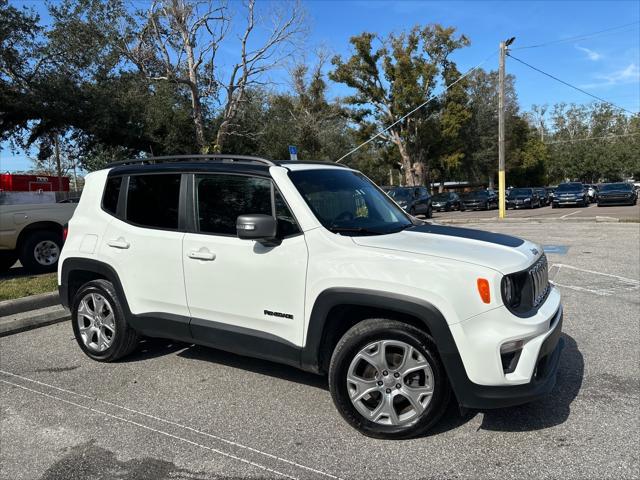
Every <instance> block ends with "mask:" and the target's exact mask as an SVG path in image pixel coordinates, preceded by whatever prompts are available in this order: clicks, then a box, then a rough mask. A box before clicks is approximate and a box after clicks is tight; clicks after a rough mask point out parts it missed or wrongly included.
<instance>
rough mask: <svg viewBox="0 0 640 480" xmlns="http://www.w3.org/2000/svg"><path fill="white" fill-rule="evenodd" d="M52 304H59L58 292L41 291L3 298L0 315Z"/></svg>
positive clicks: (0, 304)
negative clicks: (23, 295) (21, 296)
mask: <svg viewBox="0 0 640 480" xmlns="http://www.w3.org/2000/svg"><path fill="white" fill-rule="evenodd" d="M54 305H60V296H59V295H58V292H49V293H41V294H40V295H31V296H29V297H23V298H17V299H15V300H4V301H2V302H0V317H6V316H8V315H15V314H16V313H22V312H27V311H29V310H38V309H40V308H46V307H52V306H54Z"/></svg>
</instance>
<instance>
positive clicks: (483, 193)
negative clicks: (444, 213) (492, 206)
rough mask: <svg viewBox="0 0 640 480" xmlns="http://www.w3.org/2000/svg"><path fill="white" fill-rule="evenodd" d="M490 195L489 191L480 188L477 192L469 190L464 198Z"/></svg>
mask: <svg viewBox="0 0 640 480" xmlns="http://www.w3.org/2000/svg"><path fill="white" fill-rule="evenodd" d="M488 196H489V192H486V191H484V190H478V191H477V192H469V193H467V194H466V195H465V196H464V198H486V197H488Z"/></svg>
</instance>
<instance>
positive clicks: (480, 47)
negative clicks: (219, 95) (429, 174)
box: [0, 0, 640, 171]
mask: <svg viewBox="0 0 640 480" xmlns="http://www.w3.org/2000/svg"><path fill="white" fill-rule="evenodd" d="M234 1H237V0H234ZM11 3H12V4H14V5H28V6H32V7H33V8H35V9H36V10H37V11H39V12H45V6H44V3H43V2H40V1H26V2H24V1H13V2H11ZM274 3H277V2H274ZM135 5H136V7H144V5H145V2H144V1H143V0H136V2H135ZM303 5H304V7H305V9H306V14H307V22H308V26H309V36H308V40H307V45H306V48H305V50H307V51H313V50H314V48H316V47H317V46H320V45H322V46H323V47H324V48H325V49H327V50H328V51H329V52H331V53H334V54H335V53H337V54H341V55H343V56H346V55H348V54H349V38H350V37H351V36H352V35H356V34H358V33H361V32H363V31H369V32H376V33H379V34H381V35H385V34H387V33H389V32H399V31H402V30H405V29H408V28H410V27H411V26H413V25H416V24H426V23H441V24H443V25H447V26H455V27H456V28H457V29H458V31H459V32H460V33H464V34H465V35H467V36H468V37H469V38H470V40H471V45H470V46H469V47H467V48H464V49H462V50H460V51H458V52H456V53H455V55H454V57H453V58H454V60H455V61H456V62H457V63H458V67H459V69H460V70H461V71H466V70H467V69H469V68H471V67H473V66H475V65H477V64H478V63H480V61H482V60H483V59H485V58H486V57H487V56H489V55H490V54H491V53H492V52H497V49H498V44H499V42H500V40H503V39H506V38H509V37H511V36H515V37H516V41H515V43H514V44H513V46H512V48H513V51H512V53H513V55H514V56H516V57H518V58H520V59H522V60H524V61H526V62H527V63H530V64H532V65H534V66H536V67H538V68H540V69H541V70H544V71H546V72H548V73H551V74H553V75H555V76H557V77H559V78H561V79H563V80H565V81H567V82H569V83H572V84H574V85H576V86H579V87H581V88H583V89H584V90H587V91H588V92H590V93H592V94H594V95H597V96H599V97H602V98H604V99H606V100H609V101H611V102H613V103H615V104H617V105H619V106H621V107H623V108H625V109H627V110H630V111H632V112H638V111H639V110H640V71H639V68H640V29H639V24H638V21H640V2H638V1H604V2H599V1H564V2H563V1H510V2H484V1H465V2H454V1H450V2H430V1H383V0H373V1H372V0H369V1H365V0H358V1H339V0H333V1H329V0H310V1H305V2H303ZM44 17H45V18H46V14H45V15H44ZM632 22H635V23H633V24H632V25H628V26H626V27H623V28H619V29H616V30H614V31H610V32H606V33H601V34H598V35H595V36H591V37H589V38H582V39H578V40H575V41H568V42H564V43H559V44H553V45H549V46H546V47H539V48H522V49H520V48H521V47H527V46H530V45H539V44H543V43H547V42H552V41H555V40H561V39H566V38H569V37H576V36H583V34H590V33H593V32H598V31H601V30H605V29H609V28H612V27H618V26H621V25H624V24H631V23H632ZM229 53H232V52H229ZM311 60H312V59H311ZM497 62H498V57H497V55H496V56H493V57H492V58H491V59H489V60H488V61H487V62H486V63H485V64H484V65H483V68H485V69H496V68H497ZM507 71H508V72H509V73H513V74H514V75H515V76H516V88H517V92H518V97H519V101H520V105H521V107H522V109H524V110H528V109H529V108H530V107H531V105H533V104H544V103H547V104H553V103H556V102H567V103H570V102H575V103H588V102H590V101H591V99H590V98H589V97H587V96H585V95H584V94H582V93H579V92H577V91H575V90H572V89H570V88H568V87H566V86H564V85H562V84H560V83H557V82H555V81H554V80H552V79H550V78H547V77H544V76H542V75H541V74H539V73H537V72H535V71H532V70H530V69H529V68H527V67H526V66H524V65H521V64H519V63H517V62H515V61H514V60H511V59H507ZM330 93H331V95H332V96H336V95H343V94H345V93H347V92H346V91H345V90H344V88H342V87H340V86H336V85H332V86H331V90H330ZM0 155H1V156H0V162H1V165H0V170H2V171H5V170H20V169H26V168H29V165H30V162H29V160H28V159H27V158H26V156H25V155H24V152H18V153H17V154H15V155H14V154H12V153H11V152H9V151H8V150H6V149H4V150H3V151H2V152H1V154H0Z"/></svg>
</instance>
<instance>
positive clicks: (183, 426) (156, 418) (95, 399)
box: [0, 370, 341, 480]
mask: <svg viewBox="0 0 640 480" xmlns="http://www.w3.org/2000/svg"><path fill="white" fill-rule="evenodd" d="M0 373H2V374H4V375H8V376H11V377H15V378H19V379H21V380H24V381H27V382H32V383H35V384H37V385H41V386H43V387H48V388H51V389H54V390H58V391H60V392H64V393H68V394H70V395H75V396H77V397H82V398H86V399H89V400H92V401H96V402H100V403H102V404H105V405H109V406H111V407H114V408H119V409H121V410H125V411H128V412H131V413H134V414H137V415H141V416H143V417H147V418H151V419H153V420H156V421H158V422H162V423H166V424H168V425H173V426H175V427H178V428H182V429H184V430H188V431H190V432H193V433H196V434H199V435H203V436H206V437H209V438H213V439H214V440H218V441H220V442H223V443H226V444H227V445H232V446H234V447H237V448H242V449H244V450H247V451H249V452H253V453H256V454H259V455H263V456H265V457H267V458H271V459H273V460H277V461H280V462H283V463H286V464H289V465H291V466H294V467H298V468H300V469H303V470H307V471H309V472H313V473H316V474H318V475H322V476H324V477H328V478H333V479H335V480H341V478H340V477H338V476H336V475H332V474H330V473H327V472H323V471H321V470H317V469H315V468H312V467H307V466H306V465H301V464H299V463H296V462H294V461H291V460H287V459H286V458H282V457H278V456H277V455H273V454H271V453H267V452H263V451H262V450H258V449H256V448H253V447H249V446H247V445H242V444H241V443H237V442H234V441H233V440H227V439H226V438H222V437H219V436H217V435H213V434H211V433H208V432H203V431H202V430H198V429H195V428H193V427H189V426H187V425H182V424H180V423H177V422H173V421H171V420H167V419H164V418H161V417H156V416H155V415H151V414H149V413H145V412H141V411H138V410H134V409H132V408H129V407H125V406H123V405H118V404H116V403H112V402H109V401H107V400H102V399H100V398H96V397H92V396H90V395H85V394H82V393H78V392H74V391H72V390H67V389H65V388H61V387H57V386H55V385H50V384H48V383H45V382H41V381H39V380H34V379H32V378H28V377H24V376H22V375H18V374H16V373H11V372H7V371H5V370H0ZM1 381H4V380H0V382H1ZM5 383H9V382H5ZM25 388H26V387H25ZM38 393H39V392H38ZM62 401H65V400H62ZM118 418H119V417H118ZM125 421H126V420H125ZM247 461H248V460H247ZM265 468H266V467H265Z"/></svg>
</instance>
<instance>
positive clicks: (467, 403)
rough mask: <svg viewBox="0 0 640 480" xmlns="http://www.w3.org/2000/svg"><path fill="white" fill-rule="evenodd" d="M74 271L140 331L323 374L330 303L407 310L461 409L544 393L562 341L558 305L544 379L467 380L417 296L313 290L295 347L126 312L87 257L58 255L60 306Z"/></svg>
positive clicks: (442, 328) (103, 271)
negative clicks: (86, 275)
mask: <svg viewBox="0 0 640 480" xmlns="http://www.w3.org/2000/svg"><path fill="white" fill-rule="evenodd" d="M76 270H80V271H85V272H94V273H97V274H99V275H100V276H101V277H104V278H106V279H107V280H109V281H110V282H111V283H113V285H114V288H115V289H116V292H117V294H118V295H119V296H120V300H121V301H122V307H123V310H124V311H125V314H126V315H127V317H128V319H130V321H131V323H132V326H133V327H134V328H136V329H137V330H138V329H139V330H140V331H141V332H142V333H146V334H148V335H151V336H159V337H165V338H173V339H176V340H186V341H193V342H195V343H200V344H203V345H207V346H211V347H214V348H219V349H221V350H226V351H230V352H234V353H238V354H240V355H247V356H252V357H258V358H264V359H267V360H272V361H276V362H280V363H284V364H288V365H293V366H296V367H299V368H302V369H303V370H307V371H311V372H315V373H324V372H323V371H322V369H321V366H320V361H321V358H322V353H323V352H322V351H321V349H322V347H323V345H322V341H323V338H324V334H325V326H326V324H327V322H328V320H329V313H330V312H331V310H332V309H333V308H334V307H338V306H362V307H368V308H380V309H384V310H390V311H394V312H397V313H401V314H405V315H410V316H412V317H415V318H417V319H419V320H420V321H421V322H423V323H424V325H425V327H426V329H427V330H428V331H429V333H430V334H431V336H432V337H433V339H434V341H435V343H436V346H437V348H438V354H439V355H440V358H441V360H442V363H443V365H444V368H445V371H446V373H447V376H448V378H449V381H450V383H451V387H452V389H453V392H454V394H455V395H456V397H457V399H458V403H459V404H460V405H461V406H463V407H467V408H496V407H502V406H510V405H517V404H521V403H526V402H528V401H531V400H534V399H536V398H539V397H540V396H542V395H545V394H547V393H549V392H550V391H551V389H552V388H553V386H554V385H555V377H556V371H557V366H558V358H559V355H560V350H561V349H562V345H563V340H562V338H560V335H559V331H560V330H559V329H560V328H561V325H562V308H560V310H559V311H558V312H557V313H556V316H558V317H559V321H558V334H557V335H554V338H553V342H552V343H549V342H547V345H546V348H545V351H546V355H547V356H548V357H549V360H550V361H549V362H548V363H549V366H548V368H546V372H545V375H544V378H539V379H537V380H536V381H535V382H533V381H532V382H531V383H529V384H525V385H518V386H515V387H514V386H483V385H477V384H475V383H473V382H471V380H469V377H468V376H467V374H466V371H465V368H464V365H463V363H462V358H461V357H460V354H459V352H458V349H457V346H456V343H455V340H454V339H453V336H452V335H451V330H450V329H449V325H448V324H447V322H446V319H445V318H444V316H443V315H442V313H441V312H440V311H439V310H438V309H437V308H436V307H435V306H433V305H432V304H430V303H429V302H426V301H424V300H422V299H419V298H415V297H409V296H405V295H401V294H395V293H390V292H382V291H375V290H367V289H359V288H330V289H327V290H325V291H323V292H322V293H321V294H320V295H318V297H317V298H316V301H315V302H314V305H313V309H312V311H311V316H310V319H309V325H308V328H307V332H306V342H305V346H304V347H303V348H299V347H297V346H295V345H293V344H291V343H289V342H287V341H286V340H284V339H282V338H280V337H276V336H273V335H268V334H266V333H265V332H257V331H255V330H250V329H245V328H240V327H234V326H229V325H225V324H219V323H217V322H208V321H204V320H199V319H192V318H189V317H183V316H179V315H170V314H164V313H147V314H143V315H132V314H131V310H130V309H129V305H128V303H127V300H126V296H125V294H124V290H123V288H122V284H121V282H120V278H119V276H118V274H117V272H116V271H115V270H114V269H113V268H112V267H111V266H109V265H107V264H105V263H103V262H100V261H97V260H93V259H87V258H67V259H65V260H64V262H63V264H62V267H61V284H60V285H59V291H60V301H61V302H62V304H63V305H64V306H66V307H68V306H69V304H70V303H71V301H72V299H70V298H69V295H70V293H71V292H70V291H69V275H70V273H71V272H73V271H76ZM194 334H195V335H194ZM194 337H195V338H194ZM541 355H542V354H541Z"/></svg>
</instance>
